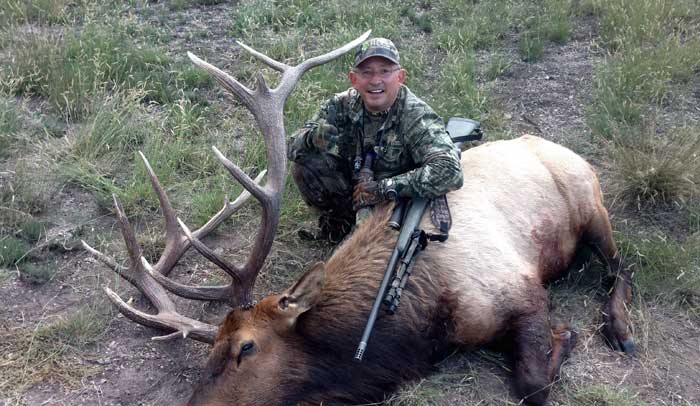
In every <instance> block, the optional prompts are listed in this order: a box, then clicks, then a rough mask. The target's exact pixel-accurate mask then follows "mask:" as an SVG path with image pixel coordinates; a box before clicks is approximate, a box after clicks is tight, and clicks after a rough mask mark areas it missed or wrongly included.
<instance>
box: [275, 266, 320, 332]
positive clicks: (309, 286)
mask: <svg viewBox="0 0 700 406" xmlns="http://www.w3.org/2000/svg"><path fill="white" fill-rule="evenodd" d="M325 278H326V267H325V266H324V264H323V262H317V263H315V264H314V265H313V266H312V267H311V269H310V270H308V271H307V272H306V273H305V274H304V276H302V277H301V279H299V280H298V281H297V283H295V284H294V286H292V287H291V288H289V289H287V291H286V292H284V293H283V294H282V295H280V299H279V301H278V302H277V306H278V307H279V309H280V310H281V311H282V312H283V313H285V314H287V315H288V316H289V317H292V318H293V319H294V320H296V318H297V317H298V316H299V315H300V314H302V313H304V312H305V311H307V310H309V309H310V308H312V307H313V306H314V304H316V301H317V300H318V298H319V297H320V296H321V291H322V290H323V282H324V280H325Z"/></svg>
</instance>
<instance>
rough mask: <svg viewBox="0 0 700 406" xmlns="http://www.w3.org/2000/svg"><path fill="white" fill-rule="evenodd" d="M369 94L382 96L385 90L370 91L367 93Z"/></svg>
mask: <svg viewBox="0 0 700 406" xmlns="http://www.w3.org/2000/svg"><path fill="white" fill-rule="evenodd" d="M367 93H371V94H380V93H384V90H383V89H375V90H369V91H367Z"/></svg>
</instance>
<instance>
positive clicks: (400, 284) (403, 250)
mask: <svg viewBox="0 0 700 406" xmlns="http://www.w3.org/2000/svg"><path fill="white" fill-rule="evenodd" d="M410 205H411V207H410V208H409V209H408V211H407V213H406V218H405V219H404V222H403V225H402V227H401V232H400V233H399V239H398V241H397V242H396V247H394V251H393V252H392V253H391V259H389V264H388V265H387V267H386V271H385V272H384V278H383V279H382V283H381V284H380V285H379V290H378V291H377V296H376V297H375V299H374V304H373V305H372V310H371V311H370V313H369V318H368V319H367V324H366V325H365V331H364V332H363V333H362V339H361V340H360V344H359V345H358V346H357V350H356V351H355V361H358V362H359V361H362V357H363V356H364V354H365V350H366V349H367V342H368V341H369V337H370V335H371V334H372V329H373V328H374V323H375V322H376V321H377V316H378V315H379V307H380V306H381V305H382V303H383V302H385V299H386V300H387V302H388V306H389V312H390V313H391V314H393V313H394V312H395V311H396V306H397V305H398V303H399V300H400V299H401V291H402V290H403V288H404V286H405V285H406V281H407V280H408V275H410V273H411V270H412V269H413V263H415V261H413V259H415V255H416V254H417V253H418V251H417V248H418V245H419V244H421V242H420V238H421V234H422V233H421V231H420V229H419V228H418V225H419V224H420V220H421V218H422V217H423V213H424V212H425V208H426V207H427V205H428V199H426V198H423V197H414V198H413V199H412V200H411V202H410ZM399 259H401V264H400V265H399V266H400V268H399V272H401V274H400V275H399V273H397V276H396V277H395V278H394V283H392V289H391V290H390V291H389V292H388V293H389V294H387V288H388V287H389V281H390V280H391V277H392V275H394V268H395V267H396V264H397V262H398V261H399ZM402 270H403V271H402Z"/></svg>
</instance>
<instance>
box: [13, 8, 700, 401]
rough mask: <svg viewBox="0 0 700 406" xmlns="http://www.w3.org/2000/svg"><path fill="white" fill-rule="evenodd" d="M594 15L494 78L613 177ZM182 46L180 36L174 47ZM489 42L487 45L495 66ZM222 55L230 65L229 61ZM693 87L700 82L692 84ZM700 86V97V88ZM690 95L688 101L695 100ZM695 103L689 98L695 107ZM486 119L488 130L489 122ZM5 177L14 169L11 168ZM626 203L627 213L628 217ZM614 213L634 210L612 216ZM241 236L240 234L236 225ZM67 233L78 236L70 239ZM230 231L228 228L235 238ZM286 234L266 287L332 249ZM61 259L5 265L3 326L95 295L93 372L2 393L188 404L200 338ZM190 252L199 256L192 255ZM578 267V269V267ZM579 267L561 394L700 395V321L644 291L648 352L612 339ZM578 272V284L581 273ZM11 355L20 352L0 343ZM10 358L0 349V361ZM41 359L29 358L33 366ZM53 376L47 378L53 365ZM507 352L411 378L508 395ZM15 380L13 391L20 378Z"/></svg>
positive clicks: (544, 131) (218, 46)
mask: <svg viewBox="0 0 700 406" xmlns="http://www.w3.org/2000/svg"><path fill="white" fill-rule="evenodd" d="M195 10H197V11H196V12H195V13H196V14H195V15H194V16H193V19H192V20H191V25H190V26H189V27H197V26H199V25H201V26H203V27H211V26H212V24H211V23H210V22H211V21H220V20H221V15H220V14H217V7H207V8H202V9H195ZM189 29H190V28H187V27H183V28H181V29H180V30H179V31H177V33H176V35H175V38H174V40H173V48H175V49H173V51H176V50H177V52H182V51H184V49H182V48H183V47H184V45H182V44H184V42H185V38H187V31H188V30H189ZM595 30H596V27H595V22H593V21H583V22H581V24H580V26H579V28H578V29H577V31H576V32H575V34H574V36H573V39H572V40H570V41H569V42H567V43H566V44H565V45H560V46H559V45H550V46H548V47H546V50H545V55H544V57H543V58H542V59H541V60H540V61H539V62H537V63H525V62H521V61H520V60H519V59H518V56H517V48H516V45H515V42H514V41H513V42H512V43H511V45H510V47H506V48H503V49H502V50H501V51H503V52H506V53H507V55H508V56H509V59H510V60H511V61H512V67H511V68H510V69H509V71H508V72H507V73H506V74H505V75H503V76H501V77H499V78H498V79H496V80H494V81H492V82H489V83H486V81H485V79H482V80H481V81H482V82H483V84H484V85H485V86H488V87H490V89H491V92H492V94H493V96H494V99H495V102H496V103H495V104H496V105H498V106H499V108H500V110H501V113H502V114H503V117H504V122H505V125H506V127H507V128H508V129H509V130H510V131H511V132H512V133H513V134H514V135H519V134H522V133H531V134H535V135H540V136H542V137H545V138H548V139H550V140H553V141H556V142H558V143H561V144H563V145H566V146H568V147H570V148H572V149H573V150H575V151H576V152H578V153H580V154H582V155H584V156H585V157H587V158H588V159H589V160H590V161H591V162H592V163H594V165H595V166H596V167H598V169H599V171H600V172H601V174H602V177H603V180H604V183H605V180H606V176H607V173H606V167H605V161H604V158H603V154H602V153H601V151H599V150H597V148H596V147H595V146H594V144H593V143H592V141H591V137H590V130H589V128H588V127H587V125H586V123H585V112H584V106H585V105H586V104H588V102H589V101H590V99H591V97H592V89H593V80H594V74H595V65H596V63H597V62H598V61H599V58H600V55H599V53H598V51H597V48H596V46H595V37H596V33H595ZM203 41H205V43H202V44H192V43H188V44H189V45H188V46H189V47H196V46H198V45H201V46H202V47H205V48H209V49H210V50H211V52H210V55H215V59H219V60H221V61H225V60H233V59H235V55H236V54H237V51H235V50H234V48H233V47H232V46H231V44H230V41H229V40H228V39H227V38H226V36H225V35H224V34H223V33H214V38H213V39H212V38H207V39H206V40H203ZM178 48H179V49H178ZM489 57H490V56H489V54H487V53H482V54H480V55H479V56H478V58H479V61H480V64H481V65H482V66H486V65H487V62H488V59H489ZM224 65H225V64H224ZM696 93H697V92H696ZM696 97H697V96H696ZM691 102H692V100H689V103H691ZM688 111H691V112H692V107H691V106H690V105H688V110H686V112H688ZM486 130H487V131H488V129H486ZM0 165H2V168H1V170H0V172H2V171H8V170H10V169H11V167H12V162H11V160H8V161H6V162H0ZM3 173H5V174H6V176H10V175H7V174H9V172H3ZM53 197H54V198H53V199H52V207H50V208H49V210H46V216H47V217H48V218H47V219H48V220H50V221H51V223H52V224H53V228H52V230H51V231H50V232H51V233H53V234H54V235H60V234H61V233H63V234H64V235H67V234H70V233H73V232H75V230H77V229H78V228H80V229H81V230H82V231H83V233H89V232H90V231H91V229H95V228H97V229H99V230H100V232H101V233H104V232H105V231H107V230H110V229H113V228H114V219H113V218H112V217H109V216H107V217H105V216H104V215H102V214H100V213H99V212H98V208H97V206H96V205H95V204H94V202H93V201H92V198H91V197H90V195H88V194H85V193H84V192H81V191H78V190H74V189H70V188H68V189H64V190H60V191H55V192H54V195H53ZM622 214H623V213H620V214H619V215H620V216H622ZM615 215H616V213H614V212H613V219H614V220H615V222H616V223H617V224H618V225H621V224H623V223H624V221H625V220H626V219H625V218H621V217H618V218H616V217H615ZM223 233H224V234H223V235H220V236H219V237H217V238H216V239H215V240H211V241H208V243H209V244H210V245H212V246H214V247H219V248H220V249H224V250H228V249H229V248H230V246H231V244H230V241H231V240H235V241H240V237H238V236H237V235H226V234H225V233H227V231H224V232H223ZM238 235H240V234H238ZM68 239H70V238H69V235H67V236H66V240H68ZM229 239H231V240H229ZM292 240H293V239H292V238H291V237H289V236H287V238H284V239H283V241H284V243H276V246H275V249H276V252H277V253H276V254H275V258H274V259H273V260H272V261H271V263H270V264H269V265H268V267H267V268H266V270H265V271H264V273H263V274H262V275H261V280H260V282H259V284H258V291H259V292H258V293H259V294H266V293H270V292H273V291H279V290H281V289H283V288H284V287H285V286H286V284H287V283H289V282H290V281H291V280H293V279H294V278H295V277H296V276H298V275H299V274H300V272H301V271H302V269H303V267H304V265H305V264H306V263H308V262H310V261H311V260H313V259H315V258H320V257H322V256H323V255H324V254H325V253H326V252H327V248H325V247H319V246H310V245H302V244H300V243H297V242H293V241H292ZM46 260H47V261H51V262H53V263H54V264H55V266H56V267H57V268H59V269H60V271H59V272H58V273H57V276H56V277H55V278H53V279H52V280H50V281H49V282H47V283H46V284H43V285H38V286H37V285H32V284H29V283H27V282H25V281H23V280H21V278H20V277H19V276H18V274H17V273H16V272H14V271H12V270H4V271H3V273H2V275H3V278H1V279H0V297H2V302H1V303H0V328H2V331H3V334H5V335H0V339H5V338H6V337H7V335H8V334H12V333H17V332H22V334H27V335H31V334H32V333H33V332H34V331H35V330H36V329H37V328H39V327H41V326H42V325H46V324H48V323H51V322H52V321H54V320H57V319H59V318H61V317H67V316H69V315H71V314H72V313H73V312H74V311H75V309H76V308H77V307H80V306H85V305H91V306H95V307H97V308H99V309H101V311H102V313H103V314H105V312H106V314H107V316H106V318H107V329H106V331H105V332H104V334H103V335H102V336H101V338H100V339H99V341H98V342H97V343H96V344H93V345H90V346H89V347H88V350H87V351H83V352H82V353H81V355H80V356H76V359H75V360H74V361H75V362H74V363H73V364H71V366H70V367H71V368H83V369H85V370H87V371H90V373H87V374H84V376H82V377H81V378H80V379H78V380H77V381H72V382H68V383H67V382H66V381H65V380H60V379H45V380H44V381H42V382H38V383H36V384H34V385H31V386H30V387H28V388H24V389H23V390H20V391H19V392H18V393H4V394H1V395H0V401H1V402H3V403H4V404H7V405H14V404H26V405H71V406H76V405H161V404H180V403H182V402H183V400H184V399H186V398H187V396H188V394H189V393H190V391H191V389H192V387H193V384H194V382H195V381H196V379H197V376H198V373H199V372H200V370H201V365H202V364H203V362H204V360H205V359H206V354H207V350H208V348H207V347H206V346H205V345H202V344H199V343H195V342H192V341H183V340H175V341H169V342H160V341H151V340H150V337H152V336H154V335H158V332H155V331H153V330H149V329H146V328H143V327H141V326H137V325H135V324H134V323H131V322H130V321H128V320H126V319H125V318H124V317H122V316H121V315H118V314H117V313H116V312H115V311H113V310H109V309H110V308H109V306H107V305H106V304H105V299H104V297H103V293H102V291H101V289H100V287H101V286H102V285H105V284H107V285H110V286H114V285H115V283H117V284H119V283H118V282H114V281H115V279H114V276H113V275H112V274H111V271H108V270H106V269H105V268H104V266H102V265H100V264H98V263H97V262H96V261H95V260H93V259H92V258H90V257H88V255H87V254H86V253H85V252H83V251H82V250H80V249H77V248H74V247H67V249H56V250H53V251H51V253H50V254H49V256H48V257H47V259H46ZM185 262H186V263H187V264H190V265H192V262H191V261H188V260H186V261H185ZM180 268H181V271H176V272H177V273H178V278H180V279H181V280H188V281H189V280H195V281H197V280H202V279H205V278H207V274H208V272H207V267H205V266H201V265H199V266H195V265H192V267H191V268H188V270H187V272H185V271H182V269H185V268H187V267H186V266H182V267H180ZM275 269H285V270H290V269H291V270H292V271H291V272H290V274H289V275H288V276H285V277H282V278H280V277H277V276H275V275H276V274H277V273H276V272H273V271H274V270H275ZM574 275H575V270H574ZM575 279H576V278H575V277H572V278H569V279H568V280H566V281H564V282H562V283H559V284H556V285H555V286H553V287H552V302H553V307H554V308H553V314H554V318H555V319H556V320H559V321H564V322H569V323H571V324H572V325H573V326H574V327H575V328H576V329H577V330H578V331H579V333H580V336H579V341H578V345H577V347H576V349H575V350H574V352H573V354H572V356H571V358H570V359H569V360H568V361H567V363H566V364H565V365H564V368H563V372H562V377H561V382H559V383H557V384H555V387H554V390H553V395H552V404H554V405H570V404H582V405H583V404H591V405H593V404H596V405H597V404H601V405H602V404H610V403H594V402H589V403H586V401H585V399H584V398H582V397H580V396H579V395H580V393H582V391H585V390H587V389H589V388H596V387H605V388H607V389H608V390H610V391H613V392H615V391H618V392H619V393H623V394H627V395H629V396H630V398H631V399H634V403H633V404H640V405H644V404H646V405H697V404H700V372H698V371H700V358H699V357H698V354H700V333H699V331H700V329H699V328H698V320H697V319H696V318H695V319H694V318H692V317H690V316H686V315H683V314H678V313H677V312H675V311H674V310H672V309H669V308H666V307H664V305H663V304H656V303H650V302H645V301H643V300H641V299H639V298H637V299H636V300H635V301H634V303H633V305H632V307H631V309H630V310H631V314H632V318H633V320H634V325H635V329H636V331H635V337H636V340H637V344H638V347H639V354H638V357H637V358H635V359H632V358H628V357H626V356H624V355H621V354H618V353H615V352H613V351H611V350H610V349H609V348H608V347H607V346H606V345H605V343H604V342H603V340H602V339H601V335H600V334H599V332H598V329H599V328H600V323H601V319H600V316H599V313H600V312H599V310H600V308H601V306H602V298H603V297H604V295H605V292H604V291H603V290H602V289H601V288H600V287H599V286H598V284H597V281H592V282H591V281H583V282H582V283H579V284H577V283H575ZM124 285H126V284H125V283H121V285H119V287H118V291H120V293H121V295H122V297H124V298H128V297H129V296H130V295H133V297H134V298H135V300H136V303H137V304H143V303H141V302H143V300H142V299H139V298H140V295H138V294H137V293H135V292H134V291H133V289H131V288H130V287H126V286H124ZM580 285H582V286H580ZM179 304H180V305H181V310H183V312H185V313H187V314H189V315H192V316H195V317H199V318H201V319H204V320H207V321H210V322H216V320H219V319H220V318H221V317H222V316H223V315H224V314H225V312H226V309H225V308H223V307H220V306H211V305H203V304H198V303H195V304H185V303H179ZM3 355H4V356H6V357H8V358H9V357H10V356H11V355H12V354H9V355H8V354H3ZM3 362H4V360H2V359H0V368H3V365H2V364H3ZM31 372H32V371H23V373H24V374H25V375H26V374H30V373H31ZM48 378H51V377H48ZM509 382H510V378H509V372H508V367H507V363H506V362H505V360H504V359H503V358H502V357H501V356H500V355H498V353H495V352H490V351H478V352H475V353H470V354H454V355H452V356H451V357H449V358H448V359H447V360H445V361H444V362H443V363H441V364H440V365H439V366H438V367H437V371H436V374H434V375H431V376H430V377H427V378H426V380H425V381H422V382H420V383H418V384H417V385H411V386H409V387H407V388H405V389H404V390H402V391H401V395H402V396H404V397H410V393H412V392H415V393H420V394H422V396H424V397H423V398H422V399H431V398H426V397H425V393H426V391H427V390H428V389H430V388H437V391H439V392H440V396H437V397H435V399H436V400H435V401H434V402H429V401H426V402H429V403H433V404H438V405H462V404H479V405H503V404H516V402H515V401H514V398H513V397H512V396H511V394H510V386H509ZM13 392H14V391H13Z"/></svg>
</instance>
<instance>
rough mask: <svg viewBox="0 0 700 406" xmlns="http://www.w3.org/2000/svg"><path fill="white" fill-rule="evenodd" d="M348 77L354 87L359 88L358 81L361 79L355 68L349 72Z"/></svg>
mask: <svg viewBox="0 0 700 406" xmlns="http://www.w3.org/2000/svg"><path fill="white" fill-rule="evenodd" d="M348 78H349V79H350V84H352V87H354V88H356V89H357V81H358V79H359V78H358V77H357V73H356V72H355V71H354V70H351V71H350V72H348Z"/></svg>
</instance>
